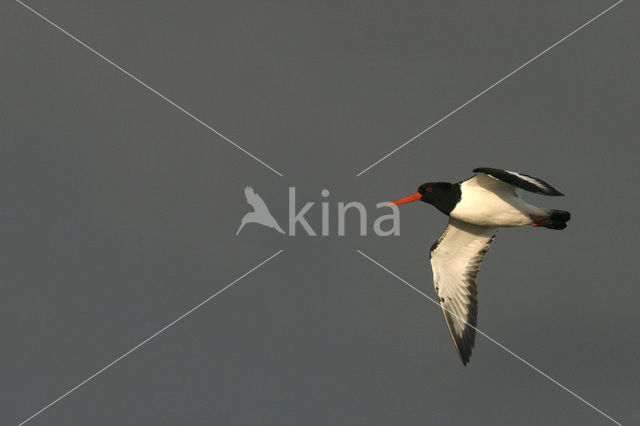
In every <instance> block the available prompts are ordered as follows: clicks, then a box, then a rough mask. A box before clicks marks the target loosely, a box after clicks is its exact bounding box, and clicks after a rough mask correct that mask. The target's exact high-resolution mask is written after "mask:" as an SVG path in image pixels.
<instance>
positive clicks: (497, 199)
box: [450, 184, 538, 226]
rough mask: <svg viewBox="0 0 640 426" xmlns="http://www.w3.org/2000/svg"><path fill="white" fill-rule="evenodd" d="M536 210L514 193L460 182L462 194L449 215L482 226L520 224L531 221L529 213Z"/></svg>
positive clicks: (526, 223)
mask: <svg viewBox="0 0 640 426" xmlns="http://www.w3.org/2000/svg"><path fill="white" fill-rule="evenodd" d="M532 209H535V210H538V209H537V208H536V207H533V206H530V205H529V204H527V203H526V202H525V201H524V200H522V199H521V198H520V197H518V196H517V195H516V194H515V193H509V192H504V193H496V192H493V191H490V190H487V189H485V188H482V187H480V186H477V185H468V186H465V185H464V184H462V196H461V197H460V201H459V202H458V204H457V205H456V207H455V208H454V209H453V210H452V211H451V213H450V216H451V217H453V218H454V219H458V220H461V221H464V222H467V223H472V224H474V225H482V226H522V225H528V224H530V223H531V222H532V220H531V218H530V217H529V214H530V213H531V212H532V211H533V210H532Z"/></svg>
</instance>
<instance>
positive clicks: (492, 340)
mask: <svg viewBox="0 0 640 426" xmlns="http://www.w3.org/2000/svg"><path fill="white" fill-rule="evenodd" d="M356 251H357V252H358V253H360V254H361V255H362V256H363V257H364V258H366V259H367V260H369V261H370V262H372V263H374V264H375V265H377V266H379V267H380V268H382V269H383V270H385V271H387V272H388V273H389V274H391V275H392V276H393V277H395V278H396V279H398V280H399V281H402V282H403V283H404V284H406V285H407V286H408V287H410V288H411V289H413V290H415V291H416V292H418V293H419V294H421V295H422V296H424V297H426V298H427V299H429V300H430V301H431V302H433V303H434V304H435V305H438V306H440V307H442V309H445V310H446V311H447V312H449V313H450V314H451V315H453V316H455V317H456V318H458V319H459V320H460V321H462V322H464V323H465V324H467V325H468V326H469V327H471V328H473V329H474V330H476V331H477V332H478V333H480V334H482V335H483V336H484V337H486V338H487V339H489V340H490V341H491V342H493V343H494V344H496V345H497V346H498V347H500V348H501V349H502V350H504V351H506V352H508V353H509V354H511V355H512V356H513V357H515V358H516V359H517V360H518V361H520V362H522V363H523V364H525V365H526V366H527V367H530V368H531V369H533V370H534V371H536V372H537V373H539V374H541V375H542V376H544V377H545V378H546V379H547V380H549V381H551V382H552V383H554V384H556V385H558V386H559V387H560V388H562V389H563V390H565V391H567V392H568V393H570V394H571V395H573V396H574V397H576V398H577V399H579V400H580V401H582V402H584V403H585V404H587V405H588V406H589V407H591V408H593V409H594V410H596V411H597V412H598V413H600V414H602V415H603V416H605V417H606V418H607V419H609V420H611V421H612V422H613V423H615V424H617V425H619V426H622V425H621V423H620V422H618V421H617V420H615V419H614V418H613V417H611V416H609V415H608V414H607V413H605V412H604V411H602V410H600V409H599V408H598V407H596V406H595V405H593V404H591V403H590V402H589V401H587V400H586V399H584V398H583V397H581V396H580V395H578V394H577V393H575V392H574V391H572V390H571V389H569V388H568V387H566V386H565V385H563V384H562V383H560V382H559V381H557V380H556V379H554V378H553V377H551V376H549V375H548V374H547V373H545V372H544V371H542V370H540V369H539V368H538V367H536V366H535V365H533V364H531V363H530V362H529V361H527V360H526V359H524V358H522V357H521V356H520V355H518V354H516V353H514V352H513V351H512V350H511V349H509V348H507V347H506V346H505V345H503V344H502V343H500V342H498V341H497V340H496V339H494V338H493V337H491V336H489V335H488V334H487V333H485V332H484V331H482V330H480V329H479V328H477V327H474V326H473V325H471V324H469V323H468V322H466V321H465V320H464V318H461V317H460V316H458V315H456V314H455V313H454V312H452V311H451V310H449V309H446V308H445V307H443V306H441V305H440V303H438V301H436V300H435V299H433V298H431V297H429V296H428V295H427V294H426V293H424V292H423V291H421V290H419V289H418V288H416V287H414V286H413V285H411V283H409V282H408V281H407V280H405V279H404V278H402V277H400V276H398V275H396V274H395V273H393V272H392V271H391V270H389V269H388V268H386V267H385V266H383V265H381V264H380V263H379V262H377V261H375V260H373V259H372V258H371V257H369V256H367V255H366V254H364V253H363V252H361V251H360V250H356Z"/></svg>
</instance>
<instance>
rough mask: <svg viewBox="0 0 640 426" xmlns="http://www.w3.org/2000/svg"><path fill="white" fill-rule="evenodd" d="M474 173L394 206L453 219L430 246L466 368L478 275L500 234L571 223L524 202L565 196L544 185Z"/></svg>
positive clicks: (503, 173)
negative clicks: (418, 206)
mask: <svg viewBox="0 0 640 426" xmlns="http://www.w3.org/2000/svg"><path fill="white" fill-rule="evenodd" d="M473 171H474V173H476V175H475V176H473V177H472V178H470V179H467V180H464V181H462V182H458V183H448V182H433V183H431V182H429V183H425V184H422V185H420V187H418V192H416V193H415V194H413V195H410V196H408V197H404V198H401V199H399V200H396V201H393V202H392V203H391V204H395V205H399V204H404V203H408V202H411V201H417V200H420V201H423V202H425V203H429V204H432V205H433V206H434V207H436V208H437V209H438V210H440V211H441V212H442V213H444V214H446V215H448V216H449V225H448V226H447V228H446V229H445V230H444V232H443V233H442V235H441V236H440V238H438V240H437V241H436V242H435V243H434V244H433V245H432V246H431V253H430V257H431V268H432V269H433V281H434V284H435V287H436V293H437V295H438V299H439V301H440V306H441V307H442V311H443V313H444V318H445V321H446V323H447V327H448V328H449V333H450V334H451V338H452V339H453V343H454V345H455V347H456V350H457V351H458V354H459V355H460V359H461V360H462V363H463V364H464V365H467V363H468V362H469V357H470V356H471V350H472V349H473V345H474V341H475V335H476V328H475V327H476V324H477V316H478V290H477V286H476V281H477V278H478V271H479V269H480V263H481V262H482V259H483V257H484V255H485V253H486V252H487V250H489V246H490V245H491V243H492V241H493V238H494V237H495V233H496V231H497V229H498V228H499V227H514V226H523V225H532V226H540V227H545V228H549V229H564V228H566V227H567V221H568V220H569V219H570V218H571V215H570V213H569V212H567V211H564V210H549V209H543V208H540V207H535V206H532V205H531V204H528V203H527V202H525V201H524V200H523V199H522V198H520V196H519V194H518V193H517V189H518V188H519V189H524V190H525V191H530V192H533V193H536V194H543V195H553V196H558V195H563V194H562V193H560V192H559V191H558V190H556V189H555V188H553V187H552V186H551V185H549V184H548V183H546V182H545V181H543V180H541V179H538V178H534V177H532V176H528V175H525V174H522V173H516V172H510V171H508V170H501V169H492V168H485V167H482V168H477V169H474V170H473Z"/></svg>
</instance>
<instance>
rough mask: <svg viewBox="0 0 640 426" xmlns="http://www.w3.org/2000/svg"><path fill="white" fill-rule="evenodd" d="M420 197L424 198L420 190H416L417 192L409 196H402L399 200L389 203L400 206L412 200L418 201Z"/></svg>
mask: <svg viewBox="0 0 640 426" xmlns="http://www.w3.org/2000/svg"><path fill="white" fill-rule="evenodd" d="M420 198H422V195H420V193H419V192H416V193H415V194H413V195H409V196H408V197H404V198H400V199H399V200H395V201H392V202H390V203H389V205H393V206H399V205H400V204H404V203H410V202H412V201H418V200H419V199H420Z"/></svg>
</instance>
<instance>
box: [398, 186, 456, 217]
mask: <svg viewBox="0 0 640 426" xmlns="http://www.w3.org/2000/svg"><path fill="white" fill-rule="evenodd" d="M459 190H460V189H459V185H457V184H452V183H449V182H427V183H423V184H422V185H420V186H419V187H418V192H416V193H415V194H412V195H409V196H408V197H404V198H400V199H398V200H395V201H392V202H390V203H389V205H396V206H399V205H400V204H405V203H410V202H412V201H418V200H420V201H422V202H425V203H428V204H432V205H433V206H435V207H436V208H437V209H438V210H440V211H442V212H443V213H445V214H449V213H450V212H451V210H452V209H453V206H455V203H457V202H458V199H459Z"/></svg>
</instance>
